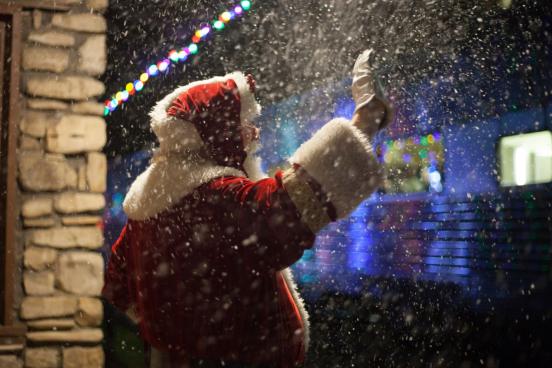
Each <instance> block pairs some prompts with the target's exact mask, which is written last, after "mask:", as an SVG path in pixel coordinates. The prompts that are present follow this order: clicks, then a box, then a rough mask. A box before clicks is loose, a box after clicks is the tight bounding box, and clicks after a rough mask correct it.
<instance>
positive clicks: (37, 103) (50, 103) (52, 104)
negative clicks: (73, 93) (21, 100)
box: [27, 98, 69, 110]
mask: <svg viewBox="0 0 552 368" xmlns="http://www.w3.org/2000/svg"><path fill="white" fill-rule="evenodd" d="M27 106H28V107H29V108H30V109H36V110H67V109H68V108H69V104H68V103H67V102H63V101H59V100H49V99H46V98H29V99H28V100H27Z"/></svg>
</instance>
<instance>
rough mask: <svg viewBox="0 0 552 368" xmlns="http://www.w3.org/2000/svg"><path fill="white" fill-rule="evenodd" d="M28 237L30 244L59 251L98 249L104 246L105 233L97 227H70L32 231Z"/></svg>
mask: <svg viewBox="0 0 552 368" xmlns="http://www.w3.org/2000/svg"><path fill="white" fill-rule="evenodd" d="M27 236H28V238H27V241H28V243H30V244H33V245H40V246H46V247H52V248H59V249H67V248H89V249H97V248H100V247H101V246H102V245H103V233H102V231H101V230H100V229H99V228H97V227H95V226H70V227H55V228H50V229H41V230H32V231H30V232H28V233H27Z"/></svg>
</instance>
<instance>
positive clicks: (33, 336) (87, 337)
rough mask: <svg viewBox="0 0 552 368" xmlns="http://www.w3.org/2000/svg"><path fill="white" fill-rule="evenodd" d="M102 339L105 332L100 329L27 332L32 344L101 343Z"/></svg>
mask: <svg viewBox="0 0 552 368" xmlns="http://www.w3.org/2000/svg"><path fill="white" fill-rule="evenodd" d="M102 339H103V332H102V330H101V329H99V328H87V329H79V330H68V331H37V332H27V340H29V341H31V342H57V343H64V342H66V343H94V342H96V343H99V342H101V341H102Z"/></svg>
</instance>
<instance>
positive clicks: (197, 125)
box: [123, 72, 265, 220]
mask: <svg viewBox="0 0 552 368" xmlns="http://www.w3.org/2000/svg"><path fill="white" fill-rule="evenodd" d="M221 109H222V110H221ZM260 111H261V108H260V106H259V104H257V102H256V101H255V97H254V94H253V90H252V88H251V86H250V85H249V84H248V81H247V78H246V77H245V76H244V75H243V74H242V73H240V72H235V73H231V74H228V75H226V76H224V77H214V78H211V79H208V80H204V81H199V82H194V83H191V84H188V85H186V86H183V87H179V88H177V89H176V90H174V91H173V92H172V93H170V94H169V95H167V96H166V97H165V98H163V99H162V100H161V101H159V102H158V103H157V105H156V106H155V107H154V108H153V110H152V112H151V114H150V115H151V127H152V129H153V131H154V133H155V134H156V136H157V138H158V139H159V149H158V150H157V152H156V153H155V154H154V157H153V159H152V162H151V165H150V166H149V167H148V168H147V169H146V171H144V172H143V173H142V174H140V175H139V176H138V178H137V179H136V180H135V181H134V183H133V184H132V185H131V187H130V189H129V191H128V193H127V195H126V197H125V200H124V202H123V209H124V211H125V213H126V214H127V216H128V217H129V218H130V219H133V220H145V219H148V218H151V217H153V216H155V215H156V214H158V213H160V212H162V211H164V210H166V209H168V208H169V207H171V206H172V205H174V204H176V203H178V202H179V201H180V200H181V199H182V198H183V197H184V196H186V195H187V194H189V193H191V192H192V191H193V190H194V189H195V188H197V187H199V186H200V185H202V184H205V183H207V182H209V181H211V180H213V179H215V178H217V177H221V176H246V177H249V178H250V179H252V180H258V179H260V178H262V177H265V175H264V174H263V173H262V171H261V169H260V160H259V159H258V158H257V157H256V156H255V154H254V152H255V151H256V147H255V146H251V147H243V144H242V143H241V141H238V142H237V143H236V142H233V144H230V143H232V142H230V143H228V142H226V141H227V140H223V143H224V144H222V145H221V144H219V141H217V140H216V139H212V138H213V135H217V134H230V135H229V136H232V135H234V136H235V134H234V133H235V132H233V131H229V130H230V129H235V128H236V126H235V124H236V123H238V124H244V123H246V122H251V121H252V120H253V119H254V118H255V117H257V116H258V115H259V114H260ZM220 115H223V116H224V117H226V119H221V116H220ZM228 119H230V121H229V120H228ZM232 119H234V120H236V121H233V120H232ZM209 124H212V125H214V126H215V128H213V127H211V126H207V125H209ZM221 124H225V125H224V126H223V129H226V130H228V132H225V131H224V130H223V131H221V129H220V126H221ZM210 137H211V138H210ZM236 157H237V158H236ZM228 158H230V160H228ZM233 158H236V160H235V161H232V159H233Z"/></svg>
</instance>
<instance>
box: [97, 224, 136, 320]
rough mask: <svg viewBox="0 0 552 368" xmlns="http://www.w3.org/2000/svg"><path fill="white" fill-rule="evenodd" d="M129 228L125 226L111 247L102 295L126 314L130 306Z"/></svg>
mask: <svg viewBox="0 0 552 368" xmlns="http://www.w3.org/2000/svg"><path fill="white" fill-rule="evenodd" d="M127 227H128V224H127V225H125V227H124V228H123V230H122V231H121V235H119V238H118V239H117V241H116V242H115V244H113V246H112V247H111V256H110V257H109V263H108V266H107V271H106V274H105V281H104V287H103V290H102V295H103V296H104V298H106V299H107V300H108V301H109V302H110V303H111V304H113V305H114V306H115V307H117V309H119V310H120V311H122V312H125V311H126V310H127V309H128V308H129V306H130V304H131V303H130V300H129V291H128V277H127V275H128V273H127V268H128V267H127V261H126V255H125V252H126V251H127V246H126V242H127Z"/></svg>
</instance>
